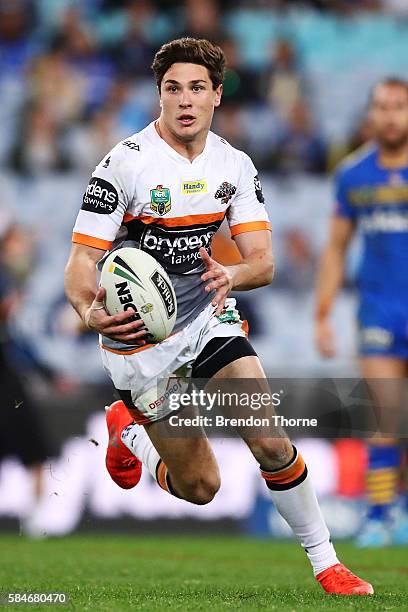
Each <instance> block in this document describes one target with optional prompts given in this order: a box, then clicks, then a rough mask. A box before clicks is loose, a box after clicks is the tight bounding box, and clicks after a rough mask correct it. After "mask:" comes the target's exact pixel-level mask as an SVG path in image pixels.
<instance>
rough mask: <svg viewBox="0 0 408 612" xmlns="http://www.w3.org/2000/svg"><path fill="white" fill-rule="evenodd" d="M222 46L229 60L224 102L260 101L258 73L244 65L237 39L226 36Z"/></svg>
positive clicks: (223, 93) (224, 86) (248, 102)
mask: <svg viewBox="0 0 408 612" xmlns="http://www.w3.org/2000/svg"><path fill="white" fill-rule="evenodd" d="M220 46H221V48H222V50H223V51H224V53H225V57H226V61H227V68H226V71H225V77H224V83H223V90H222V96H223V104H224V103H225V102H227V103H228V102H236V103H240V104H250V103H254V102H256V101H258V100H259V93H258V91H257V85H258V77H257V74H256V73H255V72H254V71H253V70H249V69H247V68H245V67H244V66H243V63H242V58H240V56H239V52H238V47H237V44H236V43H235V41H234V40H233V39H232V38H226V39H224V40H223V41H221V42H220Z"/></svg>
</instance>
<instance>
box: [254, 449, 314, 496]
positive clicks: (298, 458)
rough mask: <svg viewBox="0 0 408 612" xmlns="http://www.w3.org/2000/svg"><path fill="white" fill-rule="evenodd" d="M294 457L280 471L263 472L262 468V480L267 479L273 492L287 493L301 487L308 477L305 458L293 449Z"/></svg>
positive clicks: (267, 483)
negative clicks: (298, 486)
mask: <svg viewBox="0 0 408 612" xmlns="http://www.w3.org/2000/svg"><path fill="white" fill-rule="evenodd" d="M293 451H294V456H293V457H292V459H291V460H290V462H289V463H288V464H287V465H284V466H283V467H282V468H279V469H278V470H270V471H267V470H263V469H262V468H261V475H262V478H264V479H265V482H266V486H267V487H268V489H271V491H287V490H288V489H293V488H294V487H296V486H297V485H300V484H301V483H302V482H303V481H304V480H305V478H306V476H307V467H306V464H305V462H304V460H303V457H302V455H301V454H300V453H298V451H297V449H296V448H295V447H293Z"/></svg>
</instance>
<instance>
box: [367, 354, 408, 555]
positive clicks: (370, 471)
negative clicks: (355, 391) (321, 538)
mask: <svg viewBox="0 0 408 612" xmlns="http://www.w3.org/2000/svg"><path fill="white" fill-rule="evenodd" d="M360 370H361V373H362V375H363V376H364V378H365V379H367V381H368V383H369V385H370V389H371V391H372V394H373V396H374V397H375V403H376V404H378V406H379V407H380V410H379V417H381V423H380V429H382V430H383V434H384V435H382V434H381V432H380V434H379V435H377V436H376V437H372V438H370V440H369V441H368V466H367V474H366V493H367V504H368V509H367V520H366V521H364V526H363V529H362V530H361V531H360V533H359V535H358V537H357V544H358V545H359V546H362V547H376V546H386V545H388V544H390V543H391V527H392V516H391V513H392V512H391V511H392V509H393V507H394V506H395V503H396V501H397V496H398V481H399V471H400V463H401V457H400V455H401V452H400V451H401V449H400V441H399V439H397V438H396V437H395V435H393V432H395V431H397V428H398V418H399V416H400V409H401V405H402V403H401V402H402V387H403V383H402V380H403V378H404V377H405V376H406V362H405V361H404V360H403V359H400V358H397V357H391V356H382V355H371V356H363V357H361V359H360ZM399 381H401V384H399Z"/></svg>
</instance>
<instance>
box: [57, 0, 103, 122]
mask: <svg viewBox="0 0 408 612" xmlns="http://www.w3.org/2000/svg"><path fill="white" fill-rule="evenodd" d="M52 46H53V48H57V49H59V50H60V52H62V53H63V54H64V57H65V58H66V61H67V62H69V64H70V65H71V66H72V67H73V68H75V70H76V72H77V73H79V74H81V75H82V77H83V79H84V83H85V87H83V88H82V92H81V93H82V99H83V105H84V109H85V112H92V111H93V110H94V109H96V108H98V107H100V106H101V105H102V104H103V103H104V101H105V98H106V95H107V92H108V91H109V88H110V86H111V83H112V81H113V79H114V65H113V63H112V61H111V60H110V59H109V57H108V55H107V54H106V53H105V52H103V51H102V49H98V47H97V42H96V39H95V38H94V36H93V34H92V33H91V30H90V29H89V28H87V26H86V24H85V22H82V21H81V19H80V14H79V12H78V11H77V10H76V9H75V8H70V9H68V10H67V11H66V13H65V15H64V18H63V20H62V23H61V25H60V28H59V30H58V32H57V33H56V35H55V37H54V39H53V41H52Z"/></svg>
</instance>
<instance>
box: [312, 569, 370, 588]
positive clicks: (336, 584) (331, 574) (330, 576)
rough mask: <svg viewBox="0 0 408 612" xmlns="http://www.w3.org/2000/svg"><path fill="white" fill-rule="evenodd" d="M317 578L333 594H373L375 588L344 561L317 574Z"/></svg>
mask: <svg viewBox="0 0 408 612" xmlns="http://www.w3.org/2000/svg"><path fill="white" fill-rule="evenodd" d="M316 580H317V581H318V582H320V584H321V585H322V587H323V589H324V590H325V591H326V593H330V594H331V595H373V594H374V589H373V587H372V586H371V584H370V583H369V582H365V580H362V579H361V578H359V577H358V576H356V575H355V574H353V573H352V572H350V570H349V569H347V567H346V566H345V565H343V564H342V563H336V565H332V566H331V567H329V568H327V569H325V570H324V571H323V572H320V574H317V576H316Z"/></svg>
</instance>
